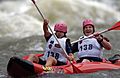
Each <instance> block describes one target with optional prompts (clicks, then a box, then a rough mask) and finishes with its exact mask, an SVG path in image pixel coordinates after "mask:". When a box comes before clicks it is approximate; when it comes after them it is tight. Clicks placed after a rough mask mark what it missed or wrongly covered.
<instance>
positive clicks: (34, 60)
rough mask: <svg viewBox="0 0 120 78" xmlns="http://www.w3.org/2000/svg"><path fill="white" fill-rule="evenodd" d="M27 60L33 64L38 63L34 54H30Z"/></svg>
mask: <svg viewBox="0 0 120 78" xmlns="http://www.w3.org/2000/svg"><path fill="white" fill-rule="evenodd" d="M27 60H28V61H31V62H35V63H38V62H39V58H38V57H37V56H35V54H30V55H29V57H28V59H27Z"/></svg>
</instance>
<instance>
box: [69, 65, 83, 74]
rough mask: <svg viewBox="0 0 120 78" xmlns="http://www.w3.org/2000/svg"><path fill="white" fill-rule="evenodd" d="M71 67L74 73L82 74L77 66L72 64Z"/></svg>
mask: <svg viewBox="0 0 120 78" xmlns="http://www.w3.org/2000/svg"><path fill="white" fill-rule="evenodd" d="M71 65H72V68H73V72H74V73H82V71H81V70H80V69H79V68H78V67H77V66H76V65H75V64H73V63H72V64H71Z"/></svg>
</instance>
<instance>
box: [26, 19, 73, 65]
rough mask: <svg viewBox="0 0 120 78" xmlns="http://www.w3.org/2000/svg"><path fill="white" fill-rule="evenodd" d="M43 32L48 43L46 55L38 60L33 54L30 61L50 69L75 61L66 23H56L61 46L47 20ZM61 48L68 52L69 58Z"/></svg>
mask: <svg viewBox="0 0 120 78" xmlns="http://www.w3.org/2000/svg"><path fill="white" fill-rule="evenodd" d="M43 31H44V37H45V39H46V42H47V44H46V47H45V52H44V55H43V57H42V58H38V57H37V56H35V55H34V54H31V55H30V56H29V58H28V60H29V61H32V62H36V63H39V64H42V65H45V66H46V67H50V66H53V65H66V64H67V61H68V60H73V58H74V56H73V54H72V50H71V44H70V39H68V38H67V36H66V33H67V25H66V24H65V23H64V22H59V23H56V24H55V26H54V31H55V35H56V37H57V39H58V41H59V43H60V44H58V42H57V40H56V39H55V37H54V35H53V34H51V33H50V32H49V30H48V20H47V19H45V20H44V24H43ZM61 46H62V47H63V49H65V51H66V52H67V54H68V56H67V57H66V56H65V53H64V51H63V50H62V48H61Z"/></svg>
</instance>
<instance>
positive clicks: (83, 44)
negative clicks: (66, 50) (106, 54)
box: [77, 36, 103, 58]
mask: <svg viewBox="0 0 120 78" xmlns="http://www.w3.org/2000/svg"><path fill="white" fill-rule="evenodd" d="M85 37H86V36H82V37H80V39H81V38H85ZM78 50H79V52H78V54H77V55H78V58H81V57H101V55H102V53H103V52H102V47H101V45H100V44H99V43H98V41H97V39H95V38H88V39H85V40H83V41H80V42H78Z"/></svg>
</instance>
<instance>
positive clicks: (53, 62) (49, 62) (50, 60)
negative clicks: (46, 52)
mask: <svg viewBox="0 0 120 78" xmlns="http://www.w3.org/2000/svg"><path fill="white" fill-rule="evenodd" d="M56 64H57V60H56V59H55V58H54V57H52V56H49V57H48V59H47V61H46V64H45V66H46V67H50V66H53V65H56Z"/></svg>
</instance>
